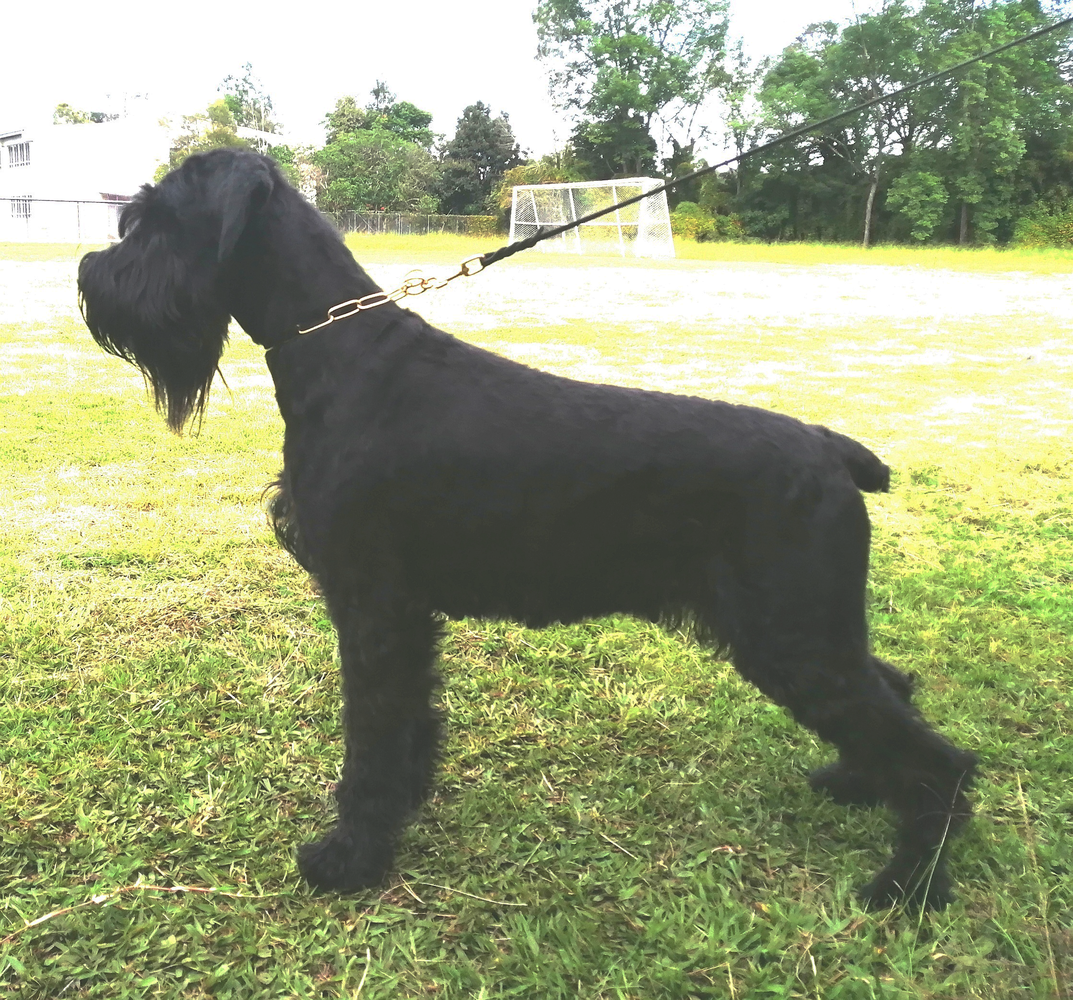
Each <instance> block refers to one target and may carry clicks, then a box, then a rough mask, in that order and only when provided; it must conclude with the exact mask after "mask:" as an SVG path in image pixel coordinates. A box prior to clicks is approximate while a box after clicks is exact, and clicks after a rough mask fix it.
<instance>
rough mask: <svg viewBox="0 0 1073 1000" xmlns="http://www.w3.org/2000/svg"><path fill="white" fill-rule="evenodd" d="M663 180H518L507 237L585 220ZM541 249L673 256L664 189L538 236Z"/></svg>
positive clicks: (522, 236)
mask: <svg viewBox="0 0 1073 1000" xmlns="http://www.w3.org/2000/svg"><path fill="white" fill-rule="evenodd" d="M662 184H663V182H662V181H659V180H655V179H654V178H652V177H626V178H620V179H618V180H613V181H575V182H573V183H569V184H521V185H518V186H517V187H515V188H514V194H513V198H512V201H511V209H510V241H511V243H514V242H515V241H517V240H524V239H526V238H527V237H529V236H532V235H533V234H534V233H536V232H539V231H540V230H543V229H553V228H555V227H557V226H561V225H564V224H565V223H568V222H573V221H575V220H576V219H580V218H583V217H584V216H586V215H589V214H590V213H592V212H597V211H599V210H600V209H601V208H609V207H610V206H611V205H614V204H616V203H618V202H620V201H625V200H626V199H627V198H633V197H635V196H636V195H639V194H642V193H644V192H646V191H651V190H652V189H653V188H657V187H660V186H661V185H662ZM536 249H537V250H542V251H544V252H545V253H575V254H610V255H614V256H620V257H673V256H674V240H673V238H672V236H671V216H670V212H669V211H668V209H667V192H666V191H660V192H659V194H655V195H651V196H650V197H648V198H643V199H641V201H639V202H636V203H635V204H633V205H627V206H626V207H625V208H620V209H616V210H615V211H614V212H609V213H608V214H607V215H604V216H601V217H600V218H599V219H595V220H593V221H592V222H586V223H584V224H583V225H581V226H578V227H576V228H574V229H568V230H567V231H566V232H564V233H560V234H559V235H558V236H554V237H552V238H551V239H547V240H542V241H541V242H540V243H538V244H537V245H536Z"/></svg>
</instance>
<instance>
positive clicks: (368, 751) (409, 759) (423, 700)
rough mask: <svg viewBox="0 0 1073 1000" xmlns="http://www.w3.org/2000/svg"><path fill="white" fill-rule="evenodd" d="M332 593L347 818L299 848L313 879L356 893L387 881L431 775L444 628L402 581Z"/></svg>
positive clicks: (340, 793)
mask: <svg viewBox="0 0 1073 1000" xmlns="http://www.w3.org/2000/svg"><path fill="white" fill-rule="evenodd" d="M371 589H373V591H374V592H373V593H363V594H358V593H354V592H352V591H351V592H348V593H346V594H338V593H332V592H331V591H329V592H328V604H329V608H330V610H331V613H332V619H333V621H334V622H335V626H336V629H337V630H338V633H339V655H340V660H341V663H342V672H343V695H344V699H345V704H344V710H343V720H344V725H345V729H346V759H345V761H344V764H343V774H342V778H341V779H340V781H339V783H338V785H337V786H336V791H335V797H336V800H337V802H338V805H339V819H338V824H337V825H336V827H335V829H334V830H332V832H331V833H329V834H328V836H327V837H325V838H324V839H323V840H320V841H317V842H316V843H312V844H305V845H303V846H302V847H301V848H300V849H299V857H298V863H299V868H300V869H301V872H302V875H303V876H305V878H306V881H308V882H309V883H310V885H312V886H314V887H316V888H319V889H332V890H335V891H339V892H350V891H354V890H357V889H362V888H366V887H369V886H373V885H376V884H378V883H379V882H380V881H381V880H382V879H383V877H384V875H385V874H386V872H387V870H388V868H389V867H390V866H391V862H392V858H393V855H394V849H395V841H396V839H397V837H398V835H399V833H400V831H401V830H402V827H403V824H404V823H405V821H406V819H407V817H408V815H409V814H410V813H411V812H412V811H413V810H414V809H415V808H416V807H417V806H418V805H419V804H420V803H421V802H422V800H423V799H424V798H425V796H426V795H427V793H428V789H429V785H430V783H431V777H432V768H433V765H434V763H435V758H436V752H437V746H438V741H439V729H440V723H439V716H438V713H437V712H436V710H435V708H434V707H432V705H431V698H432V695H433V693H434V689H435V687H436V684H437V678H436V674H435V671H434V669H433V660H434V656H435V651H436V642H437V638H438V628H437V624H436V622H435V620H434V619H433V617H432V615H431V614H430V613H429V612H428V611H427V610H425V609H423V608H417V607H415V606H414V605H413V603H412V602H411V601H409V600H408V599H407V597H406V595H405V594H403V593H401V592H399V591H398V589H397V588H391V587H387V586H380V587H378V588H371Z"/></svg>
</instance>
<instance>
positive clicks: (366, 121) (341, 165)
mask: <svg viewBox="0 0 1073 1000" xmlns="http://www.w3.org/2000/svg"><path fill="white" fill-rule="evenodd" d="M371 96H372V100H371V101H370V102H369V103H368V104H367V105H366V106H365V107H364V108H360V107H358V102H357V100H356V99H355V98H354V97H352V96H346V97H341V98H340V99H339V100H338V101H336V102H335V108H334V109H333V110H332V111H329V112H328V114H327V115H326V116H325V119H324V124H325V126H326V128H327V139H328V141H327V143H326V145H325V146H324V148H323V149H321V150H319V151H318V152H317V153H315V154H314V155H313V163H314V165H315V166H316V167H317V168H318V169H319V170H320V172H321V176H320V180H319V185H318V188H319V191H318V197H317V203H318V205H320V207H321V208H324V209H327V210H328V211H332V212H340V211H383V210H388V211H420V212H435V211H436V210H437V209H438V207H439V205H438V202H437V200H436V197H435V195H434V194H433V189H434V187H435V184H436V181H437V178H438V175H439V167H438V164H437V163H436V161H435V160H434V159H433V156H432V152H431V146H432V144H433V142H434V141H435V138H436V137H435V135H434V134H433V133H432V131H431V130H430V129H429V125H431V124H432V115H431V114H430V113H429V112H427V111H422V110H421V109H420V108H417V107H415V106H414V105H413V104H410V103H409V102H408V101H398V100H396V97H395V95H394V94H393V93H392V92H391V91H390V90H389V89H388V86H387V84H386V83H384V82H383V81H382V80H377V81H376V86H375V87H373V89H372V93H371Z"/></svg>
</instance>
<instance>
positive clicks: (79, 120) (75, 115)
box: [52, 103, 119, 125]
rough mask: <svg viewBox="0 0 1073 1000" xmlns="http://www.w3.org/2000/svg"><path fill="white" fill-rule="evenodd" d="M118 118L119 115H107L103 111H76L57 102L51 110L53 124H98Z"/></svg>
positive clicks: (67, 105)
mask: <svg viewBox="0 0 1073 1000" xmlns="http://www.w3.org/2000/svg"><path fill="white" fill-rule="evenodd" d="M118 118H119V115H108V114H105V113H104V112H103V111H78V110H77V109H75V108H72V107H71V105H70V104H66V103H63V104H57V105H56V110H55V111H53V112H52V124H53V125H84V124H89V123H93V124H96V125H99V124H101V122H114V121H116V119H118Z"/></svg>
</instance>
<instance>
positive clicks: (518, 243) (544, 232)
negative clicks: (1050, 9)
mask: <svg viewBox="0 0 1073 1000" xmlns="http://www.w3.org/2000/svg"><path fill="white" fill-rule="evenodd" d="M1070 25H1073V17H1067V18H1063V19H1062V20H1061V21H1056V22H1055V23H1054V24H1049V25H1047V26H1046V27H1044V28H1040V29H1038V30H1037V31H1033V32H1032V33H1031V34H1028V35H1024V36H1023V37H1021V38H1016V39H1014V40H1013V41H1012V42H1007V43H1006V44H1005V45H1000V46H999V47H998V48H995V49H991V51H990V52H984V53H983V54H982V55H978V56H973V57H972V58H971V59H966V60H965V61H964V62H960V63H958V64H957V65H956V66H950V67H948V68H947V69H943V70H939V72H938V73H932V74H931V75H930V76H926V77H924V78H923V79H920V80H917V81H915V82H914V83H910V84H907V85H906V86H904V87H900V88H899V89H898V90H892V91H891V92H890V93H889V94H880V95H879V96H878V97H873V98H872V99H871V100H868V101H865V102H863V103H862V104H858V105H857V106H856V107H852V108H850V109H849V110H848V111H840V112H838V114H836V115H830V116H829V117H827V118H822V119H821V120H820V121H816V122H809V123H808V124H806V125H801V126H800V127H798V128H795V129H791V130H790V131H789V132H784V133H783V134H782V135H780V136H776V138H774V139H772V140H770V141H769V142H765V143H762V144H761V145H759V146H754V147H753V148H752V149H747V150H746V151H745V152H744V153H739V154H738V155H737V156H732V157H731V158H730V159H729V160H723V162H722V163H716V164H715V165H714V166H711V167H702V168H701V169H700V170H694V171H693V172H692V173H691V174H686V175H685V176H684V177H676V178H674V179H673V180H669V181H667V183H666V184H662V185H660V186H659V187H656V188H653V189H652V190H651V191H645V192H643V193H642V194H638V195H634V197H632V198H627V199H626V200H625V201H620V202H618V203H617V204H615V205H611V206H609V207H608V208H601V209H599V210H598V211H596V212H590V213H589V214H588V215H585V216H582V217H581V218H580V219H576V220H574V221H573V222H567V223H565V224H564V225H561V226H557V227H556V228H554V229H540V230H538V231H537V232H535V233H534V234H533V235H532V236H527V237H526V238H525V239H524V240H515V241H514V242H513V243H508V244H507V245H506V246H502V247H500V248H499V249H498V250H492V251H490V252H489V253H486V254H482V255H481V256H480V257H478V258H475V259H476V260H477V261H479V262H480V267H479V268H471V270H470V271H469V272H467V273H473V274H475V273H477V271H479V270H482V269H483V268H486V267H488V266H489V265H491V264H494V263H495V262H496V261H498V260H505V259H506V258H507V257H512V256H513V255H514V254H516V253H518V252H519V251H521V250H529V249H531V248H532V247H535V246H536V245H537V244H538V243H540V242H541V241H542V240H550V239H551V238H552V237H553V236H561V235H562V234H563V233H565V232H567V231H568V230H571V229H576V228H577V227H578V226H582V225H584V224H585V223H587V222H592V221H593V220H594V219H599V218H600V217H601V216H604V215H610V214H611V213H612V212H615V211H618V210H619V209H620V208H625V207H626V206H627V205H635V204H637V202H639V201H643V200H644V199H645V198H648V197H651V196H652V195H654V194H660V193H661V192H663V191H669V190H670V189H671V188H673V187H675V186H676V185H678V184H685V183H686V182H688V181H692V180H696V179H697V178H698V177H703V176H705V175H706V174H710V173H713V172H714V171H716V170H718V169H719V168H720V167H728V166H730V164H732V163H737V162H739V161H740V160H744V159H745V158H746V157H748V156H756V155H757V154H758V153H763V152H766V151H767V150H769V149H773V148H774V147H775V146H781V145H782V144H783V143H784V142H789V141H790V140H791V139H796V138H797V137H798V136H800V135H805V134H806V133H808V132H813V131H815V130H816V129H820V128H823V127H824V126H826V125H831V124H832V123H834V122H837V121H841V120H842V119H843V118H849V117H850V115H856V114H859V113H860V112H861V111H867V110H868V109H869V108H872V107H875V106H876V105H877V104H882V103H883V102H884V101H889V100H891V99H892V98H895V97H900V96H901V95H902V94H905V93H908V92H909V91H910V90H916V89H917V88H918V87H924V86H927V85H928V84H929V83H934V82H935V81H936V80H941V79H942V78H943V77H946V76H952V75H953V74H954V73H957V72H958V71H959V70H962V69H964V68H965V67H966V66H971V65H972V64H973V63H978V62H980V61H981V60H983V59H990V58H991V57H992V56H995V55H998V54H999V53H1000V52H1005V51H1006V50H1007V49H1012V48H1014V47H1016V46H1018V45H1024V44H1025V43H1026V42H1031V41H1034V40H1035V39H1037V38H1042V37H1043V36H1044V35H1047V34H1049V33H1050V32H1052V31H1057V30H1058V29H1059V28H1065V27H1068V26H1070ZM466 263H467V264H470V261H467V262H466Z"/></svg>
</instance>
